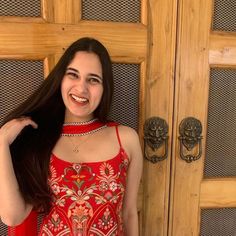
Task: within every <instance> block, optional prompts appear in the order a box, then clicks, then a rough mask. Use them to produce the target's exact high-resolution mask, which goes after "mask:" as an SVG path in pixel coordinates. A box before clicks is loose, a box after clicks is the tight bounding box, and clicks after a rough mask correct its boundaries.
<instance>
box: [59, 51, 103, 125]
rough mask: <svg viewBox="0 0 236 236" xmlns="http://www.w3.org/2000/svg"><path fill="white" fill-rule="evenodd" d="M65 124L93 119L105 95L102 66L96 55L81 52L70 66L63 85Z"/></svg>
mask: <svg viewBox="0 0 236 236" xmlns="http://www.w3.org/2000/svg"><path fill="white" fill-rule="evenodd" d="M61 94H62V99H63V101H64V104H65V106H66V111H65V122H76V121H77V122H82V121H88V120H91V119H92V118H93V112H94V111H95V110H96V108H97V107H98V105H99V103H100V101H101V98H102V94H103V78H102V65H101V62H100V60H99V57H98V56H97V55H96V54H94V53H89V52H84V51H80V52H77V53H76V54H75V57H74V59H73V60H72V61H71V63H70V64H69V65H68V67H67V69H66V72H65V75H64V77H63V80H62V84H61Z"/></svg>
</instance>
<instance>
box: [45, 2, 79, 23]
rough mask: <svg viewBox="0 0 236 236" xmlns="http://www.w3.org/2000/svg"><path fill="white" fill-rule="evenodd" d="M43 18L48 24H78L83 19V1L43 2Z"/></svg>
mask: <svg viewBox="0 0 236 236" xmlns="http://www.w3.org/2000/svg"><path fill="white" fill-rule="evenodd" d="M42 17H43V19H44V20H45V21H46V22H51V23H63V24H77V23H79V21H80V19H81V0H60V1H59V0H50V1H49V0H42Z"/></svg>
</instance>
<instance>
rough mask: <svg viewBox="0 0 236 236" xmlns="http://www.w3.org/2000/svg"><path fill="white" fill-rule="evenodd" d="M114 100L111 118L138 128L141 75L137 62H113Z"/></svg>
mask: <svg viewBox="0 0 236 236" xmlns="http://www.w3.org/2000/svg"><path fill="white" fill-rule="evenodd" d="M113 71H114V86H115V90H114V100H113V104H112V108H111V114H110V118H111V119H112V120H115V121H117V122H119V123H121V124H124V125H128V126H130V127H132V128H134V129H136V130H137V129H138V115H139V107H138V105H139V77H140V67H139V65H137V64H113Z"/></svg>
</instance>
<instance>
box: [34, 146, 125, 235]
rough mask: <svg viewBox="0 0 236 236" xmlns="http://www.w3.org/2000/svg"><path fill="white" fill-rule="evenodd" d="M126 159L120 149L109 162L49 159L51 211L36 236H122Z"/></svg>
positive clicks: (53, 157)
mask: <svg viewBox="0 0 236 236" xmlns="http://www.w3.org/2000/svg"><path fill="white" fill-rule="evenodd" d="M128 164H129V160H128V157H127V155H126V154H125V152H124V151H123V149H121V151H120V154H119V155H118V156H117V157H116V158H114V159H111V160H109V161H105V162H98V163H86V164H73V163H67V162H64V161H62V160H60V159H58V158H57V157H55V156H54V155H52V158H51V165H50V171H51V175H50V179H49V184H50V187H51V190H52V193H53V206H52V211H51V212H50V214H49V215H47V216H46V217H45V218H44V220H43V224H42V225H43V226H42V228H41V232H40V234H39V235H41V236H42V235H45V236H49V235H55V236H56V235H61V236H64V235H66V236H72V235H73V236H74V235H81V236H85V235H86V236H87V235H88V236H105V235H106V236H115V235H119V236H121V235H123V229H122V228H123V227H122V217H121V215H122V202H123V197H124V191H125V185H126V172H127V168H128Z"/></svg>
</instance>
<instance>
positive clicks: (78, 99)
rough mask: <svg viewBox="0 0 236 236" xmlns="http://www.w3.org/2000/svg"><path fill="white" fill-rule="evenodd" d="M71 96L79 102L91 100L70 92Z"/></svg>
mask: <svg viewBox="0 0 236 236" xmlns="http://www.w3.org/2000/svg"><path fill="white" fill-rule="evenodd" d="M70 96H71V98H72V99H73V100H74V101H76V102H79V103H87V102H88V101H89V100H88V99H87V98H84V97H79V96H76V95H74V94H70Z"/></svg>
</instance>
